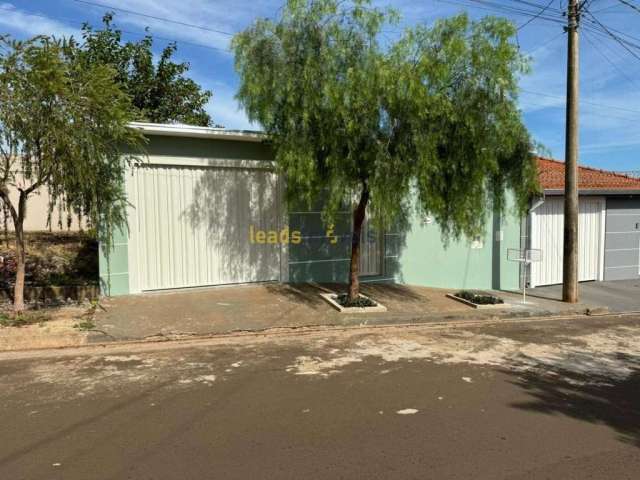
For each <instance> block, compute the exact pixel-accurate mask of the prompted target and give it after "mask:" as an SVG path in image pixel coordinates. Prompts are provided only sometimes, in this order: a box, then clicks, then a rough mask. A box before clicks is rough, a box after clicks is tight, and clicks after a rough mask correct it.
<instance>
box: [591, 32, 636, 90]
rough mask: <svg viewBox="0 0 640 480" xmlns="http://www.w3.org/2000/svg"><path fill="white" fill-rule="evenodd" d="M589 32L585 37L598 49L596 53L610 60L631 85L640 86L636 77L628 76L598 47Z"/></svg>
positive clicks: (607, 60)
mask: <svg viewBox="0 0 640 480" xmlns="http://www.w3.org/2000/svg"><path fill="white" fill-rule="evenodd" d="M587 33H590V32H587V31H585V32H584V38H585V39H586V40H587V42H589V43H590V44H591V46H592V47H593V49H594V50H595V51H596V53H598V54H599V55H600V56H601V57H602V58H604V59H605V61H606V62H608V63H609V64H610V65H611V66H612V67H613V68H615V69H616V70H617V71H618V72H619V73H620V75H622V76H623V77H624V78H625V79H626V80H627V81H628V82H629V84H630V85H633V86H635V87H640V84H638V83H636V81H635V80H634V79H632V78H631V77H630V76H628V75H627V74H626V73H625V71H624V70H622V69H621V68H620V67H618V65H616V63H615V62H614V61H613V60H611V59H610V58H609V57H608V56H607V55H606V54H605V53H604V52H603V51H602V50H600V47H598V44H597V43H596V42H594V41H592V40H591V39H590V38H589V35H587Z"/></svg>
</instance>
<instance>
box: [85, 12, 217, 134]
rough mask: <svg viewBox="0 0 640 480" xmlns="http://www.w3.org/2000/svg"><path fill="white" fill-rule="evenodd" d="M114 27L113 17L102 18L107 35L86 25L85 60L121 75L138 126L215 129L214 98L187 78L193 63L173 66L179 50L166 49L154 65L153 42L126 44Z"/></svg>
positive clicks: (118, 78)
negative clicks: (209, 105)
mask: <svg viewBox="0 0 640 480" xmlns="http://www.w3.org/2000/svg"><path fill="white" fill-rule="evenodd" d="M112 21H113V14H112V13H107V14H106V15H105V16H104V17H103V18H102V22H103V28H102V29H100V30H94V29H93V28H92V27H91V26H90V25H89V24H84V25H83V27H82V37H83V40H84V42H83V44H82V45H81V49H82V58H83V60H84V61H85V62H86V63H87V65H95V64H99V65H101V64H104V65H110V66H111V67H113V68H114V69H115V70H116V72H117V76H116V79H117V80H118V82H119V83H120V85H121V87H122V89H123V90H124V91H125V92H126V93H128V94H129V95H130V96H131V101H132V103H133V105H134V106H135V107H136V109H137V112H138V113H137V115H136V120H141V121H148V122H154V123H172V122H178V123H186V124H189V125H201V126H209V125H211V124H212V120H211V117H210V116H209V114H208V113H207V112H206V110H205V106H206V104H207V102H208V101H209V99H210V98H211V92H210V91H208V90H203V89H202V88H201V87H200V85H198V84H197V83H196V82H194V81H193V80H191V79H190V78H187V77H185V74H186V73H187V72H188V70H189V64H188V63H186V62H181V63H176V62H174V61H173V60H172V57H173V55H174V54H175V52H176V49H177V47H176V44H175V43H170V44H169V45H168V46H166V47H165V48H164V49H163V50H162V53H161V54H160V58H159V60H158V62H157V63H154V58H153V52H152V47H153V38H152V36H151V35H146V36H145V37H144V38H143V39H142V40H140V41H138V42H123V40H122V31H120V30H118V29H116V28H114V27H113V24H112Z"/></svg>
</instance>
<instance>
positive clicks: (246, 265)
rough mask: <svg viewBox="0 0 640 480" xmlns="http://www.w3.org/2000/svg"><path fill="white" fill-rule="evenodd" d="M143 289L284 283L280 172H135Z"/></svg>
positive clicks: (173, 168) (147, 168)
mask: <svg viewBox="0 0 640 480" xmlns="http://www.w3.org/2000/svg"><path fill="white" fill-rule="evenodd" d="M134 176H135V178H134V183H135V190H136V197H137V201H136V210H137V224H138V245H139V248H138V256H139V259H138V265H139V272H140V273H139V280H138V281H139V283H140V289H141V290H159V289H169V288H183V287H196V286H206V285H221V284H233V283H245V282H259V281H269V280H279V278H280V246H279V244H277V243H274V242H273V241H271V242H267V241H266V240H265V238H264V237H263V236H262V234H258V232H266V233H268V232H277V231H278V230H279V225H280V222H279V219H280V200H279V194H278V181H277V180H278V179H277V175H276V174H275V173H273V172H272V171H270V170H267V169H260V168H236V167H218V166H216V167H206V166H181V165H144V166H140V167H138V168H136V169H135V173H134Z"/></svg>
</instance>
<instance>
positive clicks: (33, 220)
mask: <svg viewBox="0 0 640 480" xmlns="http://www.w3.org/2000/svg"><path fill="white" fill-rule="evenodd" d="M9 196H10V197H11V202H12V203H13V204H14V205H15V206H17V205H18V189H17V188H16V187H14V186H10V187H9ZM50 201H51V197H50V196H49V192H48V191H47V189H46V188H45V187H40V188H39V189H38V190H36V191H35V192H33V193H32V194H31V195H29V198H28V199H27V215H26V217H25V221H24V230H25V231H26V232H34V231H42V230H49V225H47V219H48V212H49V203H50ZM0 203H1V202H0ZM7 214H8V211H7ZM8 217H9V218H7V227H8V229H9V230H10V231H13V230H14V226H13V221H12V220H11V215H10V214H9V215H8ZM71 218H72V221H71V225H70V227H67V219H68V214H67V212H66V211H63V212H62V214H61V212H60V209H59V208H55V209H54V210H53V212H51V231H54V232H60V231H78V230H80V223H79V222H78V217H77V216H76V215H71ZM0 219H2V224H0V227H2V228H4V213H2V209H1V208H0ZM60 224H62V228H61V227H60ZM83 227H85V228H86V222H83Z"/></svg>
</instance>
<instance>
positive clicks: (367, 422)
mask: <svg viewBox="0 0 640 480" xmlns="http://www.w3.org/2000/svg"><path fill="white" fill-rule="evenodd" d="M639 371H640V318H625V319H617V320H615V319H614V320H612V319H594V318H591V319H585V320H580V321H564V322H540V323H526V322H522V323H516V324H507V325H494V326H483V327H474V328H471V327H466V328H456V329H448V330H433V329H426V328H416V329H387V330H385V329H372V330H359V331H355V332H354V331H351V332H342V333H340V332H325V333H314V334H308V335H300V334H298V335H295V336H290V337H277V336H274V337H250V338H239V339H233V340H231V339H229V340H224V341H219V340H214V341H211V342H208V343H200V344H196V345H188V346H184V347H182V346H178V345H176V344H172V345H160V346H151V347H144V348H137V349H133V348H131V347H129V351H123V349H122V348H115V349H105V350H102V351H98V352H95V351H94V352H93V353H92V354H91V355H87V354H86V353H81V352H73V351H69V352H66V353H58V354H56V355H55V356H47V355H43V356H40V357H36V358H28V359H11V358H6V357H5V358H0V425H1V426H2V427H1V428H0V479H12V480H17V479H31V480H35V479H47V480H49V479H65V480H76V479H78V480H80V479H81V480H88V479H136V480H142V479H250V478H257V479H262V478H265V479H289V478H290V479H341V478H344V479H358V478H366V479H396V478H397V479H411V478H416V479H417V478H419V479H438V480H440V479H492V480H495V479H506V478H508V479H581V480H583V479H616V480H622V479H632V478H633V479H636V478H638V476H639V475H640V374H639Z"/></svg>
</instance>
